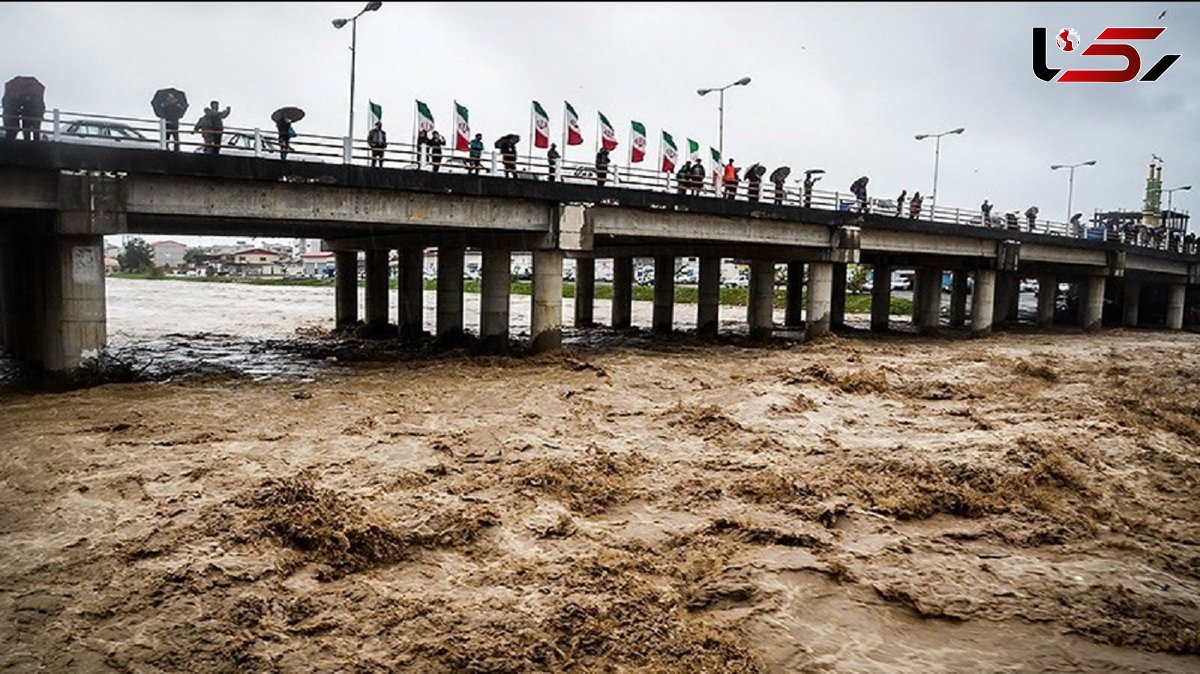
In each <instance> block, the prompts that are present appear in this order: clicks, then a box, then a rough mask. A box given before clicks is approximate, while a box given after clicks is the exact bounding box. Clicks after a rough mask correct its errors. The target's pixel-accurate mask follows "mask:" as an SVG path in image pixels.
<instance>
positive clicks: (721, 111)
mask: <svg viewBox="0 0 1200 674" xmlns="http://www.w3.org/2000/svg"><path fill="white" fill-rule="evenodd" d="M747 84H750V78H749V77H743V78H742V79H740V80H738V81H736V82H730V83H729V84H726V85H725V86H723V87H713V88H711V89H697V90H696V93H698V94H700V95H701V96H703V95H705V94H707V93H709V92H710V91H716V92H719V93H720V95H721V96H720V99H718V102H717V113H718V115H719V116H720V117H719V121H718V127H717V154H720V155H721V161H725V90H726V89H728V88H729V87H737V86H742V87H744V86H746V85H747Z"/></svg>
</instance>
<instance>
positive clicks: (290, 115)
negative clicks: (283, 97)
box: [271, 105, 304, 124]
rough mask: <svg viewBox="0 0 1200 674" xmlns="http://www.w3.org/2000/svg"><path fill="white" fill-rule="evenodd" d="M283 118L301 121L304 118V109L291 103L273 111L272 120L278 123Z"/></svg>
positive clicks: (290, 120)
mask: <svg viewBox="0 0 1200 674" xmlns="http://www.w3.org/2000/svg"><path fill="white" fill-rule="evenodd" d="M282 119H286V120H287V121H289V122H299V121H300V120H302V119H304V111H303V110H301V109H300V108H297V107H296V106H294V105H289V106H286V107H283V108H280V109H278V110H276V111H275V112H272V113H271V121H272V122H275V123H276V124H278V123H279V121H280V120H282Z"/></svg>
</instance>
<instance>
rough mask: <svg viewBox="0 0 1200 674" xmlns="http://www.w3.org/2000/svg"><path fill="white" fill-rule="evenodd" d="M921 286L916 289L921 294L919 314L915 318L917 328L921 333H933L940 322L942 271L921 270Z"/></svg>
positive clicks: (932, 269)
mask: <svg viewBox="0 0 1200 674" xmlns="http://www.w3.org/2000/svg"><path fill="white" fill-rule="evenodd" d="M921 279H922V282H921V285H920V287H919V288H918V289H917V291H918V292H920V293H921V313H920V314H919V315H918V318H917V326H918V328H919V329H920V331H921V332H923V333H930V332H934V331H936V330H937V329H938V326H939V325H940V323H941V320H942V270H941V269H934V268H928V269H923V270H922V274H921Z"/></svg>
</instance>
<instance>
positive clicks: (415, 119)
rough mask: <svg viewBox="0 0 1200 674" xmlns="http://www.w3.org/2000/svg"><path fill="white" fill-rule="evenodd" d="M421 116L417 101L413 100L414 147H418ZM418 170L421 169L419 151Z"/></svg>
mask: <svg viewBox="0 0 1200 674" xmlns="http://www.w3.org/2000/svg"><path fill="white" fill-rule="evenodd" d="M420 116H421V113H420V108H418V107H417V101H416V99H413V126H412V146H413V147H416V146H417V124H419V122H418V121H417V118H418V117H420ZM417 168H418V169H419V168H421V152H420V150H419V149H418V150H417Z"/></svg>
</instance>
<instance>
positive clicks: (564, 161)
mask: <svg viewBox="0 0 1200 674" xmlns="http://www.w3.org/2000/svg"><path fill="white" fill-rule="evenodd" d="M562 120H563V122H562V131H563V132H562V151H560V152H559V153H558V161H559V162H560V163H561V164H562V165H563V167H566V165H567V102H566V101H563V116H562Z"/></svg>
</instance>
